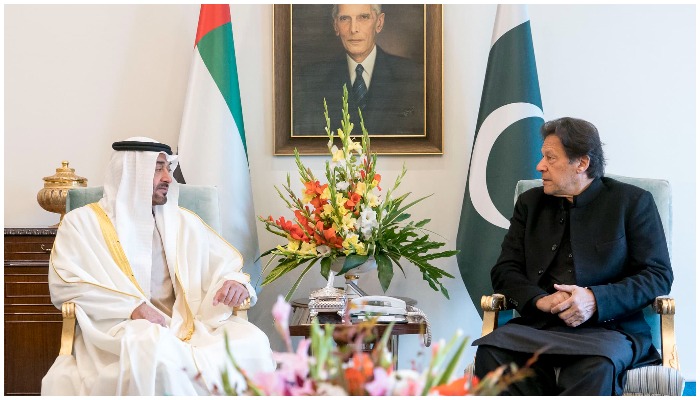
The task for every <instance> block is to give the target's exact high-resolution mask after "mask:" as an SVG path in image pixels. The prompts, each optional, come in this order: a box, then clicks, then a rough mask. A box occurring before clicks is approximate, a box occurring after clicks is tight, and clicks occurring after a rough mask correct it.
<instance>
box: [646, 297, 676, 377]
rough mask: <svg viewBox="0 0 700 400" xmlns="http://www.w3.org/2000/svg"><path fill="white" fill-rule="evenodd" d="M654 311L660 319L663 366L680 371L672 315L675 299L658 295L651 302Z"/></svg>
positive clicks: (674, 312)
mask: <svg viewBox="0 0 700 400" xmlns="http://www.w3.org/2000/svg"><path fill="white" fill-rule="evenodd" d="M653 307H654V311H656V313H657V314H659V318H660V319H661V323H660V326H661V358H662V360H663V365H664V367H669V368H673V369H676V370H678V371H680V369H681V367H680V363H679V361H678V349H677V348H676V330H675V321H674V315H675V314H676V301H675V300H674V299H673V298H672V297H668V296H659V297H657V298H656V300H655V301H654V304H653Z"/></svg>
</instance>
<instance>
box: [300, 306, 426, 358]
mask: <svg viewBox="0 0 700 400" xmlns="http://www.w3.org/2000/svg"><path fill="white" fill-rule="evenodd" d="M397 298H398V299H401V300H403V301H405V302H406V304H408V305H415V304H416V301H415V300H414V299H411V298H408V297H397ZM291 305H292V317H291V319H290V322H289V334H290V335H291V336H303V337H310V336H311V316H310V314H309V307H308V306H309V299H294V300H292V302H291ZM318 317H319V318H318V319H319V323H321V324H322V325H325V324H331V325H333V326H334V330H335V331H338V330H343V329H349V328H351V327H352V325H351V324H345V323H343V322H342V319H341V317H340V316H339V315H338V314H337V313H320V314H319V315H318ZM388 326H389V324H386V323H378V324H377V325H376V327H377V331H378V332H377V335H378V339H379V338H381V337H382V335H384V331H386V329H387V327H388ZM425 330H426V326H425V322H424V321H421V320H420V319H419V318H418V317H413V316H409V317H408V323H397V324H394V327H393V328H392V330H391V336H390V337H389V342H388V343H387V346H388V347H389V348H390V349H391V354H392V356H393V359H394V368H395V369H396V368H398V362H399V336H401V335H419V334H423V333H425ZM366 350H371V348H367V349H366Z"/></svg>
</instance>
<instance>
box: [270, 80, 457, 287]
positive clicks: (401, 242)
mask: <svg viewBox="0 0 700 400" xmlns="http://www.w3.org/2000/svg"><path fill="white" fill-rule="evenodd" d="M347 100H348V91H347V88H346V87H343V110H342V111H343V118H342V121H341V128H339V129H338V130H337V137H338V138H339V139H340V141H341V143H342V148H339V147H337V146H336V145H334V144H333V139H334V137H335V136H336V135H335V134H334V133H333V131H331V128H330V124H331V123H330V118H329V117H328V106H327V105H326V103H325V101H324V108H325V112H324V115H325V118H326V134H327V136H328V150H329V152H330V155H331V160H330V161H326V163H325V166H326V168H325V178H326V182H325V183H321V181H320V180H319V179H317V177H316V176H315V175H314V174H313V172H312V171H311V169H309V168H306V167H305V166H304V164H303V163H302V162H301V159H300V158H299V153H298V151H296V149H295V151H294V156H295V160H296V165H297V168H298V171H299V176H300V180H301V183H302V184H303V185H304V187H303V190H302V194H301V196H298V195H297V194H296V193H295V192H294V191H293V190H292V188H291V181H290V177H289V174H287V183H286V185H283V188H284V192H286V196H285V195H284V194H283V193H282V191H281V190H280V189H279V188H277V187H276V186H275V189H276V190H277V193H278V194H279V196H280V197H281V198H282V200H283V201H284V202H285V203H286V205H287V208H288V209H289V210H291V211H292V213H293V214H294V217H293V218H292V219H285V217H280V218H278V219H276V220H275V219H273V218H272V216H269V217H268V218H263V217H259V219H260V220H261V221H262V222H264V223H265V229H266V230H268V231H269V232H272V233H274V234H276V235H279V236H282V237H284V238H285V239H287V243H286V245H284V246H283V245H279V246H277V247H274V248H272V249H270V250H268V251H266V252H264V253H263V254H262V255H261V257H263V256H266V255H269V254H272V255H273V256H274V257H272V258H271V259H270V260H269V261H268V263H267V265H266V266H265V268H264V270H263V272H264V271H266V270H267V269H268V267H269V266H270V264H271V263H272V262H273V261H274V260H275V259H277V258H278V263H277V265H276V266H275V267H274V268H273V269H272V270H271V271H270V272H269V274H268V275H267V276H265V278H264V279H263V282H262V284H263V285H266V284H269V283H271V282H273V281H275V280H277V279H279V278H280V277H281V276H283V275H284V274H286V273H289V272H291V271H293V270H294V269H296V268H298V267H300V266H304V265H305V267H304V269H303V271H302V273H301V275H300V276H299V278H298V279H297V280H296V282H295V283H294V284H293V285H292V287H291V289H290V290H289V292H288V293H287V295H286V297H285V298H286V300H289V299H290V298H291V295H292V294H293V293H294V291H295V290H296V288H297V287H298V286H299V283H300V282H301V280H302V278H303V277H304V276H305V275H306V273H308V272H309V270H311V268H312V267H313V266H314V265H316V263H318V262H319V261H320V264H321V275H323V277H324V278H326V279H328V278H329V273H330V271H331V265H332V264H333V262H334V261H335V260H336V259H340V258H342V257H344V258H345V261H344V263H343V267H342V269H341V270H340V271H339V272H338V275H340V274H344V273H345V272H347V271H349V270H351V269H352V268H355V267H357V266H359V265H362V264H363V263H365V262H366V261H367V260H368V259H369V258H370V257H374V259H375V260H376V263H377V274H378V277H379V282H380V284H381V287H382V289H383V290H384V291H385V292H386V290H387V289H388V287H389V284H390V283H391V280H392V278H393V276H394V267H393V266H394V265H396V266H397V267H398V268H399V269H400V270H401V271H402V272H404V276H405V271H404V270H403V267H402V266H401V264H400V262H399V261H400V260H401V259H402V258H403V259H406V260H408V262H410V263H411V264H413V265H415V266H417V267H418V269H419V270H420V271H421V273H422V274H423V279H424V280H425V281H427V282H428V284H429V285H430V287H431V288H433V289H434V290H440V291H441V292H442V294H443V295H444V296H445V297H446V298H449V294H448V292H447V289H445V287H444V286H443V284H442V283H441V282H440V281H439V280H440V279H441V278H443V277H448V278H454V276H452V275H451V274H449V273H447V272H446V271H444V270H442V269H440V268H438V267H435V266H433V265H432V264H431V262H432V261H433V260H436V259H438V258H444V257H451V256H453V255H455V254H457V251H454V250H449V251H442V252H433V253H431V251H433V250H437V249H439V248H440V247H442V246H443V245H444V244H445V243H442V242H436V241H433V240H430V236H429V235H428V233H429V231H427V230H426V229H425V226H426V225H427V224H428V222H430V219H424V220H422V221H418V222H412V221H411V222H409V218H410V214H408V213H407V212H406V211H407V210H408V209H409V208H411V207H412V206H414V205H416V204H417V203H419V202H420V201H422V200H424V199H426V198H427V197H429V196H425V197H422V198H419V199H417V200H414V201H411V202H409V203H408V204H404V202H405V201H406V199H407V197H408V195H409V194H410V193H406V194H403V195H400V196H396V195H395V192H396V190H397V189H398V187H399V185H400V183H401V180H402V179H403V177H404V175H405V174H406V167H405V165H404V167H403V168H402V171H401V173H400V174H399V176H398V177H397V178H396V181H395V182H394V185H393V186H392V187H391V188H389V189H388V190H387V191H386V192H384V191H383V190H382V187H381V186H380V184H381V182H382V176H381V175H380V174H379V173H378V172H377V169H376V165H377V155H376V154H374V153H371V149H370V139H369V136H368V134H367V130H366V129H365V126H364V121H363V118H362V114H361V112H360V126H361V129H362V138H361V141H360V142H357V141H353V140H352V138H351V134H352V131H353V128H354V124H353V123H352V122H350V114H349V113H348V101H347ZM438 287H439V289H438Z"/></svg>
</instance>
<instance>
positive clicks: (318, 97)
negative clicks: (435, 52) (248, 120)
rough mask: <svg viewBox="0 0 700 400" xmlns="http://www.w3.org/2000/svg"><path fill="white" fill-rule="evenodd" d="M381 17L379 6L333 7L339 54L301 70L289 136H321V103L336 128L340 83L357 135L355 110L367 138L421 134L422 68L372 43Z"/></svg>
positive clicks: (340, 94) (381, 21)
mask: <svg viewBox="0 0 700 400" xmlns="http://www.w3.org/2000/svg"><path fill="white" fill-rule="evenodd" d="M384 18H385V14H384V13H383V12H382V10H381V5H378V4H371V5H370V4H336V5H334V7H333V27H334V30H335V34H336V36H338V37H340V40H341V43H342V44H343V48H344V49H345V51H344V54H343V55H342V56H341V57H339V58H338V59H336V60H334V61H331V62H325V63H320V64H313V65H311V66H307V67H305V68H303V69H302V70H301V71H300V73H299V75H298V80H296V81H295V85H294V101H293V103H294V110H293V111H294V112H293V115H292V120H293V121H294V133H293V134H294V135H298V136H306V135H325V134H326V133H325V129H324V128H325V126H326V121H325V119H324V117H323V100H324V98H325V99H326V101H327V103H328V112H329V116H330V119H331V128H332V129H334V128H337V127H338V126H339V125H340V119H341V108H342V102H341V97H342V93H343V89H342V88H343V85H346V86H347V88H348V92H349V96H348V97H349V99H348V108H349V111H350V118H351V120H352V121H353V122H354V123H355V126H356V129H355V130H354V131H353V134H361V133H362V132H361V131H360V118H359V115H358V111H357V110H358V108H359V109H360V110H362V117H363V118H364V123H365V127H366V128H367V131H368V132H369V134H370V135H423V134H424V133H425V128H424V121H425V117H424V115H425V95H424V85H423V83H424V81H425V79H424V75H423V68H422V66H421V65H418V64H417V63H415V62H414V61H412V60H409V59H407V58H403V57H398V56H394V55H391V54H388V53H386V52H385V51H384V50H382V49H381V48H380V47H379V46H377V45H376V40H375V39H376V35H377V34H378V33H380V32H381V31H382V29H383V27H384Z"/></svg>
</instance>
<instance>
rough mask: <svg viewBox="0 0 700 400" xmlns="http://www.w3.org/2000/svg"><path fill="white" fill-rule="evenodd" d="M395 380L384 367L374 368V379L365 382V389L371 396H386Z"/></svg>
mask: <svg viewBox="0 0 700 400" xmlns="http://www.w3.org/2000/svg"><path fill="white" fill-rule="evenodd" d="M392 383H393V380H392V379H391V378H389V374H387V373H386V370H385V369H384V368H375V369H374V379H373V380H372V382H370V383H367V384H365V389H367V393H369V395H370V396H384V395H386V394H387V392H388V391H389V388H390V387H391V385H392Z"/></svg>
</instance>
